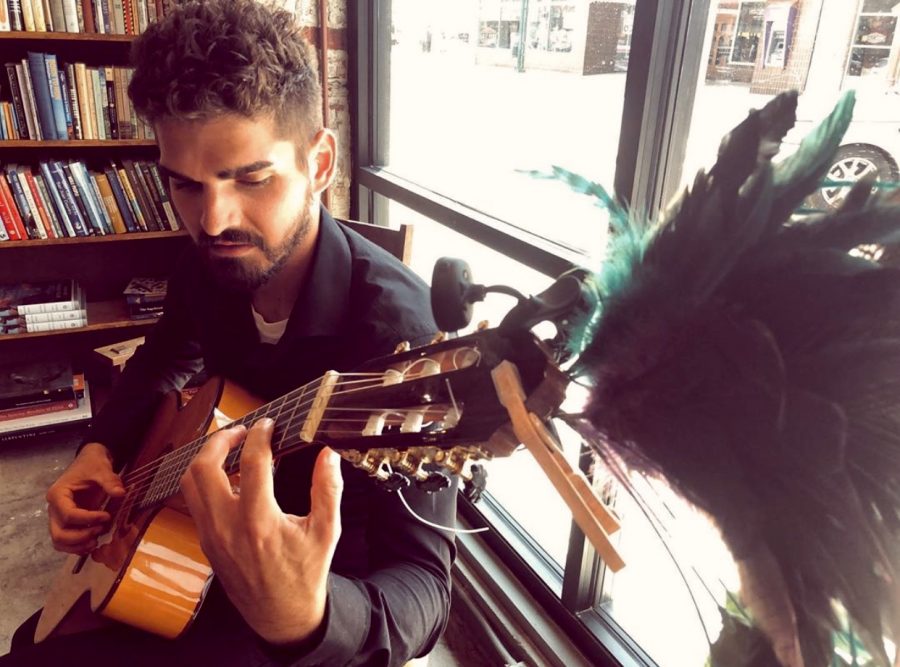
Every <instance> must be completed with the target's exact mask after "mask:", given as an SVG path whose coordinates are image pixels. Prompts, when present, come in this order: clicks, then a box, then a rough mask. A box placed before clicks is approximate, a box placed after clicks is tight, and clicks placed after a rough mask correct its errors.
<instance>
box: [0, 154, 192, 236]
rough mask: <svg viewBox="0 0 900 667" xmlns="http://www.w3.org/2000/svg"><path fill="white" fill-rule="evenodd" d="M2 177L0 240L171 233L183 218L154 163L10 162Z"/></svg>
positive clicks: (0, 183) (179, 226) (176, 228)
mask: <svg viewBox="0 0 900 667" xmlns="http://www.w3.org/2000/svg"><path fill="white" fill-rule="evenodd" d="M3 175H4V176H5V178H3V177H0V222H2V224H0V241H24V240H28V239H48V238H49V239H54V238H71V237H76V236H93V235H105V234H125V233H128V232H155V231H161V232H164V231H175V230H178V229H181V222H180V221H179V219H178V215H177V213H176V212H175V209H174V207H173V206H172V203H171V201H170V199H169V195H168V193H167V192H166V188H165V187H164V186H163V182H162V178H161V177H160V173H159V170H158V168H157V166H156V164H155V163H153V162H143V161H132V160H122V162H121V166H119V165H117V164H116V163H115V162H110V164H109V166H108V167H106V168H104V169H103V171H102V172H92V171H90V170H89V169H88V168H87V166H86V165H85V164H84V162H81V161H77V160H72V161H69V162H61V161H59V160H47V161H45V162H40V163H39V164H38V170H37V172H33V171H32V169H31V168H29V167H27V166H22V165H16V164H10V165H7V166H6V167H4V168H3Z"/></svg>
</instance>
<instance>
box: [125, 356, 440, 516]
mask: <svg viewBox="0 0 900 667" xmlns="http://www.w3.org/2000/svg"><path fill="white" fill-rule="evenodd" d="M424 361H427V359H419V360H417V361H416V362H414V363H413V364H411V365H410V366H409V367H408V368H407V369H406V372H405V373H404V379H405V380H406V381H409V380H412V379H415V378H416V377H422V376H426V375H427V374H426V373H419V374H415V375H413V374H411V373H410V371H411V370H412V369H414V368H415V367H416V366H417V365H422V364H421V362H424ZM454 361H455V356H454ZM454 365H455V364H454ZM410 376H412V377H410ZM344 377H356V378H359V377H363V379H354V380H349V379H347V380H345V379H343V378H344ZM383 377H384V376H383V374H381V373H349V374H345V375H342V376H341V378H342V379H341V380H339V381H338V382H336V384H335V388H336V390H332V393H331V396H332V397H335V396H343V395H347V394H352V393H357V392H359V391H363V390H366V389H369V388H374V387H380V386H383ZM376 378H377V382H376V381H375V380H376ZM323 381H324V378H318V379H316V380H313V381H312V382H309V383H307V384H306V385H303V386H302V387H299V388H298V389H295V390H293V391H292V392H289V393H288V394H286V395H284V396H282V397H280V398H278V399H275V400H274V401H272V402H270V403H268V404H266V405H263V406H260V407H259V408H257V409H256V410H253V411H252V412H250V413H248V414H246V415H244V416H243V417H241V418H239V419H237V420H234V421H233V422H231V423H230V424H229V425H228V426H234V425H238V424H246V423H249V422H251V421H255V420H256V418H257V417H259V416H262V415H261V414H260V413H262V414H268V413H271V412H273V411H274V412H276V416H275V422H276V428H278V427H279V420H280V419H281V417H282V413H283V412H284V411H285V410H286V409H287V408H291V407H292V408H293V409H292V410H291V414H290V415H289V416H288V418H287V420H286V422H287V423H286V424H284V426H285V427H286V428H288V429H290V428H293V427H294V426H295V423H294V422H295V421H296V420H297V417H298V415H297V411H298V409H300V408H306V407H307V406H309V405H310V404H312V403H314V402H315V398H316V395H315V394H314V395H313V396H312V398H310V399H309V400H308V401H307V402H306V403H305V404H302V403H300V402H301V401H302V400H303V397H304V396H305V394H306V392H307V391H308V390H309V388H310V387H311V386H312V385H314V384H316V383H320V384H321V383H322V382H323ZM360 384H364V385H367V386H364V387H353V388H351V389H344V387H350V386H353V385H360ZM317 393H318V391H317V392H316V394H317ZM297 394H299V396H297ZM292 404H293V405H292ZM414 409H421V408H409V410H414ZM426 409H427V408H426ZM341 410H343V411H356V412H361V411H370V412H383V413H388V412H393V413H396V414H400V413H398V412H397V409H396V408H390V409H385V408H376V407H363V406H360V407H354V408H325V410H324V411H323V417H322V419H321V421H320V423H319V428H322V427H324V426H326V425H328V424H330V423H333V422H334V421H336V420H335V419H333V418H327V417H325V416H324V413H325V412H329V411H341ZM401 416H402V415H401ZM300 417H301V418H302V419H305V417H306V414H302V415H300ZM341 421H342V422H345V423H347V422H353V421H358V422H360V423H366V422H367V421H368V418H359V419H358V420H352V419H345V420H341ZM329 432H330V433H332V434H334V435H345V434H347V435H352V434H355V433H357V431H356V430H347V431H335V430H333V429H331V430H330V431H329ZM211 435H212V434H206V435H204V436H201V437H200V438H197V439H196V440H194V441H192V442H190V443H186V444H185V445H184V446H183V447H180V448H179V449H178V450H176V451H175V452H170V453H169V454H167V455H165V456H163V457H159V458H158V459H156V460H154V461H151V462H149V463H148V464H145V465H144V466H141V467H139V468H137V469H135V470H133V471H131V472H130V473H129V474H127V475H126V477H125V481H126V484H128V485H130V486H132V489H131V490H130V491H129V493H128V494H127V496H130V495H132V492H133V493H134V494H135V495H138V494H139V493H140V492H142V491H144V490H147V489H149V488H152V486H153V485H154V484H156V485H157V486H158V487H159V491H161V492H162V494H161V497H160V498H159V499H162V498H165V497H168V495H171V493H173V492H174V491H176V490H177V487H178V484H177V483H176V481H180V477H181V474H182V473H183V470H185V469H186V464H187V463H188V462H189V461H190V460H192V459H193V457H194V456H195V455H196V453H197V452H198V451H199V449H200V447H202V445H203V444H205V442H206V441H207V440H208V439H209V437H211ZM297 440H298V441H299V438H298V439H297ZM289 442H290V440H289V439H287V438H283V439H282V440H281V441H280V442H279V444H278V445H276V447H275V451H276V452H277V451H280V450H282V449H284V448H285V445H286V444H288V443H289ZM310 444H311V443H310ZM242 448H243V443H242V444H241V445H240V446H238V447H236V448H235V449H234V450H232V451H231V452H230V453H229V454H228V456H227V457H226V462H227V460H228V459H229V458H230V459H232V465H234V463H235V462H236V460H237V457H238V456H239V455H240V451H241V450H242ZM160 471H164V474H163V475H162V477H160V475H159V473H160ZM148 480H149V481H150V483H149V484H143V482H146V481H148ZM167 482H168V483H167ZM158 494H159V492H158V493H157V494H154V495H153V496H152V498H150V499H149V502H150V503H151V504H152V502H154V501H155V500H157V495H158ZM127 496H126V497H127ZM146 502H148V499H145V501H144V503H146ZM144 503H142V505H143V504H144Z"/></svg>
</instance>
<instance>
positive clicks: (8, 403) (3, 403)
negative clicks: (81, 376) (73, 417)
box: [0, 360, 75, 410]
mask: <svg viewBox="0 0 900 667" xmlns="http://www.w3.org/2000/svg"><path fill="white" fill-rule="evenodd" d="M74 399H75V385H74V378H73V374H72V366H71V365H70V364H68V363H66V362H63V361H56V360H50V361H36V362H28V363H21V362H20V363H12V364H4V365H3V366H2V367H0V409H2V410H10V409H14V408H23V407H33V406H36V405H45V404H47V403H52V402H53V401H61V400H74Z"/></svg>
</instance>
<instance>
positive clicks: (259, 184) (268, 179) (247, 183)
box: [238, 176, 272, 188]
mask: <svg viewBox="0 0 900 667" xmlns="http://www.w3.org/2000/svg"><path fill="white" fill-rule="evenodd" d="M238 182H239V183H240V184H241V185H245V186H247V187H248V188H261V187H263V186H265V185H268V184H269V183H271V182H272V177H271V176H267V177H266V178H263V179H260V180H258V181H238Z"/></svg>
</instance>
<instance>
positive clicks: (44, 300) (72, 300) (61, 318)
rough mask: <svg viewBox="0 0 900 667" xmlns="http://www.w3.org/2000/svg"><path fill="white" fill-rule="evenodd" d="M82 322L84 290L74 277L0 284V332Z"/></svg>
mask: <svg viewBox="0 0 900 667" xmlns="http://www.w3.org/2000/svg"><path fill="white" fill-rule="evenodd" d="M84 326H87V309H86V307H85V300H84V292H83V291H82V289H81V286H80V285H79V284H78V283H77V282H76V281H74V280H71V279H68V280H52V281H48V282H41V283H17V284H15V285H0V335H3V334H21V333H31V332H35V331H53V330H56V329H77V328H79V327H84Z"/></svg>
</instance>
